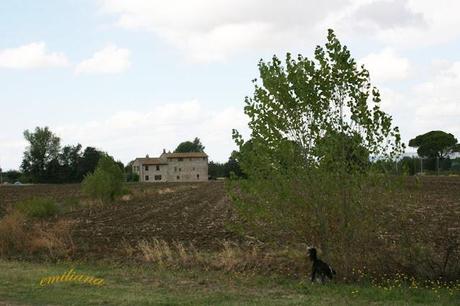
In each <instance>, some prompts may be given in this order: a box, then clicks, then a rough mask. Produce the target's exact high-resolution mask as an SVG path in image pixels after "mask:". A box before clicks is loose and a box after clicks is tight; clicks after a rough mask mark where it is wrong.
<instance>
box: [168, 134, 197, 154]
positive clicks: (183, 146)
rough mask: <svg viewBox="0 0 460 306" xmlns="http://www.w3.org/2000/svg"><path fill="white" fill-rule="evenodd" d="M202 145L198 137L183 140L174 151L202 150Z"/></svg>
mask: <svg viewBox="0 0 460 306" xmlns="http://www.w3.org/2000/svg"><path fill="white" fill-rule="evenodd" d="M203 151H204V146H203V144H202V143H201V141H200V139H199V138H198V137H195V139H194V140H193V141H184V142H182V143H180V144H179V145H178V146H177V148H176V149H175V150H174V153H188V152H203Z"/></svg>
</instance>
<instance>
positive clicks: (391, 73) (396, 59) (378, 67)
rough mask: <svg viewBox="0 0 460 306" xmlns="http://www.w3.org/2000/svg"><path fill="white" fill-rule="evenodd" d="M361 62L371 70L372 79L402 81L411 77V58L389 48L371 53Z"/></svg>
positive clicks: (377, 80)
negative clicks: (399, 54)
mask: <svg viewBox="0 0 460 306" xmlns="http://www.w3.org/2000/svg"><path fill="white" fill-rule="evenodd" d="M361 62H362V63H363V64H364V65H365V66H366V68H367V69H368V70H369V73H370V76H371V78H372V80H375V81H376V82H388V81H400V80H404V79H407V78H408V77H409V73H410V63H409V60H408V59H407V58H404V57H401V56H398V55H397V54H396V52H395V51H394V50H392V49H389V48H387V49H384V50H382V51H381V52H378V53H371V54H369V55H367V56H365V57H364V58H362V59H361Z"/></svg>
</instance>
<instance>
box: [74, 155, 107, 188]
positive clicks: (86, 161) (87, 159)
mask: <svg viewBox="0 0 460 306" xmlns="http://www.w3.org/2000/svg"><path fill="white" fill-rule="evenodd" d="M103 155H104V152H102V151H99V150H98V149H96V148H93V147H86V149H85V151H84V152H83V155H82V157H81V159H80V162H79V163H78V169H77V177H78V180H79V181H81V180H83V178H84V177H85V176H86V175H87V174H89V173H93V172H94V170H96V167H97V164H98V163H99V160H100V159H101V157H102V156H103Z"/></svg>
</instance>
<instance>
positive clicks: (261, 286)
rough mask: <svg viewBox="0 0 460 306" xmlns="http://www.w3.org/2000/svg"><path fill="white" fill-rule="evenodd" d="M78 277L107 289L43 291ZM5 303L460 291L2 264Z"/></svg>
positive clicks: (271, 299)
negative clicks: (72, 274)
mask: <svg viewBox="0 0 460 306" xmlns="http://www.w3.org/2000/svg"><path fill="white" fill-rule="evenodd" d="M70 268H74V269H75V271H76V272H77V273H78V274H85V275H90V276H94V277H99V278H103V279H104V281H105V284H104V285H102V286H94V285H89V284H81V283H73V282H62V283H57V284H52V285H46V286H40V284H39V283H40V280H41V279H42V278H43V277H47V276H52V275H62V274H63V273H64V272H66V271H68V270H69V269H70ZM0 271H1V273H0V304H12V305H24V304H26V305H159V304H160V305H168V304H192V305H197V304H199V305H245V304H246V305H247V304H251V305H253V304H254V305H263V304H265V305H267V304H271V305H273V304H276V305H299V304H303V305H423V304H431V305H458V303H459V302H460V292H459V290H458V289H457V290H456V291H454V290H448V289H426V288H417V289H415V288H409V287H405V286H402V287H396V288H378V287H374V286H371V285H366V284H361V285H347V284H327V285H319V284H311V283H309V282H307V281H299V280H292V279H287V278H282V277H266V276H265V277H264V276H257V275H245V274H236V273H224V272H219V271H211V272H203V271H195V270H164V269H155V268H152V267H149V266H137V267H135V266H129V265H128V266H127V265H123V266H117V265H114V264H91V265H88V264H75V263H60V264H37V263H25V262H18V261H0Z"/></svg>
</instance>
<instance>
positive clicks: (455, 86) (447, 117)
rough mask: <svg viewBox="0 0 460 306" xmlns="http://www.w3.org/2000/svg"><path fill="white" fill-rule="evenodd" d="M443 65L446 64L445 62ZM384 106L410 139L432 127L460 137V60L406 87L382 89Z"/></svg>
mask: <svg viewBox="0 0 460 306" xmlns="http://www.w3.org/2000/svg"><path fill="white" fill-rule="evenodd" d="M442 66H446V63H445V62H443V64H442ZM381 91H382V102H383V103H382V108H383V109H384V110H385V111H386V112H388V113H389V114H391V115H392V116H393V117H394V123H395V124H396V125H399V126H400V128H401V135H402V136H403V140H404V141H405V142H406V144H407V141H408V140H409V139H411V138H413V137H415V136H417V135H420V134H423V133H426V132H428V131H432V130H443V131H446V132H449V133H452V134H454V135H455V136H456V137H457V138H458V137H460V121H459V118H460V62H454V63H450V65H449V67H448V68H445V69H442V70H439V71H438V72H437V74H435V75H433V76H432V77H431V78H430V79H429V80H427V81H425V82H422V83H418V84H416V85H414V86H412V87H411V88H408V90H406V91H402V90H394V89H393V90H392V89H389V88H386V87H384V88H383V89H382V90H381Z"/></svg>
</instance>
